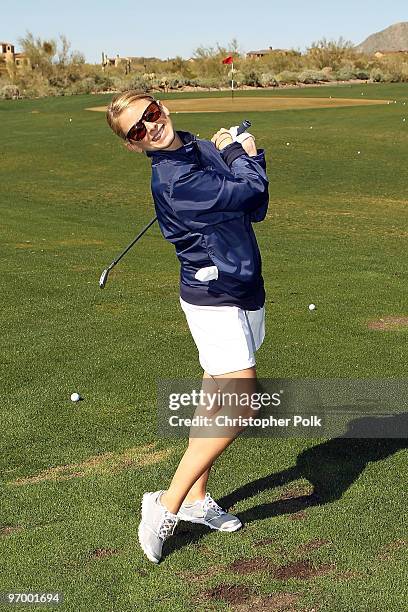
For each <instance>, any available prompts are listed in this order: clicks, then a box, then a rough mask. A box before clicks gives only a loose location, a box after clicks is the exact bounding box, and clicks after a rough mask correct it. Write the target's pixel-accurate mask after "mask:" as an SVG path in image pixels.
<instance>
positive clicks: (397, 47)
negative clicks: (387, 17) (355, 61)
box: [356, 21, 408, 53]
mask: <svg viewBox="0 0 408 612" xmlns="http://www.w3.org/2000/svg"><path fill="white" fill-rule="evenodd" d="M356 50H357V51H361V52H362V53H375V52H376V51H408V21H403V22H401V23H395V24H394V25H392V26H390V27H389V28H386V29H385V30H381V32H377V33H376V34H371V36H369V37H368V38H366V39H365V41H364V42H362V43H360V44H359V45H357V46H356Z"/></svg>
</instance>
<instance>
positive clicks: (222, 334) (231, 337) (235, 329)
mask: <svg viewBox="0 0 408 612" xmlns="http://www.w3.org/2000/svg"><path fill="white" fill-rule="evenodd" d="M180 304H181V308H182V309H183V311H184V314H185V315H186V319H187V323H188V326H189V328H190V332H191V335H192V336H193V339H194V342H195V344H196V346H197V349H198V354H199V360H200V365H201V367H202V368H203V369H204V370H205V371H206V372H207V374H211V375H212V376H217V375H221V374H229V373H230V372H238V371H239V370H245V369H246V368H251V367H253V366H254V365H255V352H256V351H257V350H258V349H259V347H260V346H261V344H262V342H263V340H264V338H265V307H263V308H260V309H259V310H242V308H239V307H238V306H197V305H195V304H188V303H187V302H185V301H184V300H183V299H182V298H180Z"/></svg>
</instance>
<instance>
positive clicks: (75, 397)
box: [71, 393, 81, 402]
mask: <svg viewBox="0 0 408 612" xmlns="http://www.w3.org/2000/svg"><path fill="white" fill-rule="evenodd" d="M80 399H81V396H80V395H79V393H71V402H79V400H80Z"/></svg>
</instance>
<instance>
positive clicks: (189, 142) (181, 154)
mask: <svg viewBox="0 0 408 612" xmlns="http://www.w3.org/2000/svg"><path fill="white" fill-rule="evenodd" d="M176 133H177V134H178V136H179V137H180V140H181V142H182V143H183V146H182V147H180V148H179V149H176V150H175V151H169V150H168V149H163V150H161V151H160V150H158V151H146V155H147V157H151V158H152V162H154V161H156V160H157V161H159V160H161V159H183V158H185V157H186V156H188V157H189V156H190V155H191V152H192V151H194V149H195V147H196V143H197V138H196V136H194V134H191V133H190V132H183V131H181V130H177V131H176Z"/></svg>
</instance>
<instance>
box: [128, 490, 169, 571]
mask: <svg viewBox="0 0 408 612" xmlns="http://www.w3.org/2000/svg"><path fill="white" fill-rule="evenodd" d="M162 493H164V491H155V492H154V493H145V494H144V495H143V499H142V520H141V521H140V524H139V530H138V535H139V542H140V546H141V547H142V549H143V552H144V553H145V555H146V557H147V558H148V559H150V561H152V562H153V563H158V562H159V561H160V559H161V556H162V548H163V543H164V542H165V541H166V540H167V538H169V537H170V536H171V535H172V534H173V532H174V529H175V527H176V525H177V523H178V521H179V519H178V517H177V515H176V514H173V513H172V512H169V510H167V509H166V508H165V507H164V506H163V504H162V503H161V502H160V499H159V498H160V496H161V494H162Z"/></svg>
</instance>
